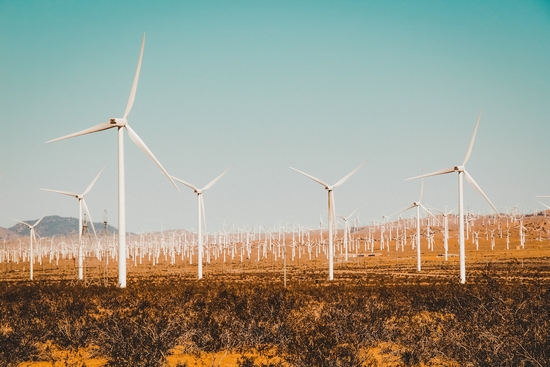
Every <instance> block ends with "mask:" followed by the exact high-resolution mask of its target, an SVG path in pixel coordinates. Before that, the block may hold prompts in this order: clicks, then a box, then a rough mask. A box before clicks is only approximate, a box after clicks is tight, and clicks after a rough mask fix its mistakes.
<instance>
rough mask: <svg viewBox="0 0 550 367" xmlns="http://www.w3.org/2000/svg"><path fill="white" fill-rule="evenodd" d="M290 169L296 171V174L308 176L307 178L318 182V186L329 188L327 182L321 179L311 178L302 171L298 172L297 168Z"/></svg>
mask: <svg viewBox="0 0 550 367" xmlns="http://www.w3.org/2000/svg"><path fill="white" fill-rule="evenodd" d="M289 168H290V169H293V170H294V171H296V172H299V173H301V174H302V175H304V176H306V177H309V178H310V179H312V180H313V181H315V182H317V183H318V184H321V185H323V186H325V187H328V184H327V183H326V182H325V181H323V180H320V179H318V178H317V177H313V176H311V175H308V174H307V173H305V172H302V171H300V170H297V169H296V168H293V167H289Z"/></svg>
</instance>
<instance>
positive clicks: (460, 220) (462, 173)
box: [407, 112, 498, 284]
mask: <svg viewBox="0 0 550 367" xmlns="http://www.w3.org/2000/svg"><path fill="white" fill-rule="evenodd" d="M480 119H481V112H479V115H478V116H477V122H476V127H475V129H474V134H473V136H472V140H471V141H470V145H469V146H468V150H467V151H466V156H465V157H464V161H463V162H462V165H460V166H454V167H450V168H446V169H442V170H439V171H435V172H432V173H427V174H425V175H420V176H416V177H411V178H408V179H407V180H413V179H416V178H424V177H429V176H437V175H444V174H447V173H452V172H457V173H458V242H459V257H460V283H462V284H465V283H466V250H465V245H464V195H463V185H462V177H463V176H466V180H468V182H469V183H470V184H471V185H472V186H473V187H474V188H475V189H476V190H477V191H478V192H479V193H480V194H481V196H483V197H484V198H485V200H487V202H488V203H489V205H491V207H492V208H493V210H494V211H495V213H497V215H498V210H497V209H496V208H495V206H494V205H493V203H491V201H490V200H489V198H488V197H487V195H485V193H484V192H483V191H482V190H481V188H480V187H479V185H478V184H477V183H476V182H475V181H474V179H473V178H472V176H470V175H469V174H468V172H466V167H465V166H466V163H467V162H468V159H470V154H471V153H472V148H473V146H474V140H475V138H476V133H477V128H478V126H479V120H480Z"/></svg>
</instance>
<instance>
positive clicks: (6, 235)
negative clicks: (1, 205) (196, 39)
mask: <svg viewBox="0 0 550 367" xmlns="http://www.w3.org/2000/svg"><path fill="white" fill-rule="evenodd" d="M16 237H17V233H15V232H12V231H10V230H9V229H6V228H2V227H0V239H6V240H9V239H10V238H16Z"/></svg>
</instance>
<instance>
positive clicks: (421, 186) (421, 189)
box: [418, 178, 424, 202]
mask: <svg viewBox="0 0 550 367" xmlns="http://www.w3.org/2000/svg"><path fill="white" fill-rule="evenodd" d="M423 192H424V178H422V181H421V183H420V198H419V199H418V202H420V201H421V200H422V193H423Z"/></svg>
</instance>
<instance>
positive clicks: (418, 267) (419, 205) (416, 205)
mask: <svg viewBox="0 0 550 367" xmlns="http://www.w3.org/2000/svg"><path fill="white" fill-rule="evenodd" d="M423 191H424V180H422V183H421V185H420V197H419V198H418V201H415V202H414V203H412V204H411V205H410V206H408V207H406V208H405V209H402V210H400V211H398V212H396V213H393V214H392V215H389V216H388V217H393V216H394V215H397V214H400V213H403V212H405V211H407V210H409V209H412V208H416V260H417V264H416V270H417V271H421V270H422V265H421V252H420V208H422V209H424V211H425V212H426V213H428V214H429V215H431V216H432V217H434V218H435V216H434V215H433V214H432V213H431V212H430V211H429V210H428V209H426V207H425V206H424V205H422V203H421V202H420V201H421V200H422V192H423Z"/></svg>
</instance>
